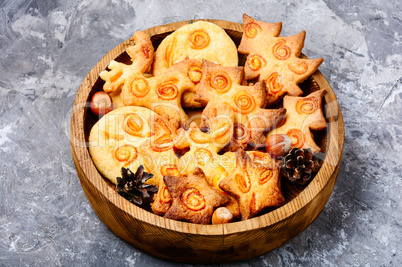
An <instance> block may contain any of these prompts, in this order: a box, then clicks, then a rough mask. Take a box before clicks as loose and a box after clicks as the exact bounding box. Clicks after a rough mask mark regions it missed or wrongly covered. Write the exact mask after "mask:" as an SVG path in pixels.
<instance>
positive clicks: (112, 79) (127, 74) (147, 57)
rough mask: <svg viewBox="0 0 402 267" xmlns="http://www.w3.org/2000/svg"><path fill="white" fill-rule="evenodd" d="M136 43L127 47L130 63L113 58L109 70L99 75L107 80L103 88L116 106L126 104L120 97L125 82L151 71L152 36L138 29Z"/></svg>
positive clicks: (134, 37)
mask: <svg viewBox="0 0 402 267" xmlns="http://www.w3.org/2000/svg"><path fill="white" fill-rule="evenodd" d="M133 39H134V43H135V45H133V46H129V47H127V48H126V52H127V54H128V55H129V56H130V58H131V61H132V63H131V64H130V65H127V64H124V63H120V62H117V61H115V60H112V61H111V62H110V64H109V66H108V69H109V70H104V71H102V72H101V73H100V74H99V76H100V78H101V79H102V80H104V81H105V84H104V85H103V90H104V91H105V92H107V93H109V94H110V96H111V97H112V100H113V105H114V107H115V108H118V107H121V106H124V104H123V102H122V101H121V98H120V92H121V88H122V86H123V84H125V83H126V81H127V80H130V79H131V77H133V76H135V75H139V74H142V73H145V72H147V71H149V69H150V68H151V65H152V62H153V59H154V47H153V45H152V42H151V38H150V37H149V35H147V34H146V33H144V32H141V31H137V32H136V33H135V34H134V36H133Z"/></svg>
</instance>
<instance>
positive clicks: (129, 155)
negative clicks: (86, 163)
mask: <svg viewBox="0 0 402 267" xmlns="http://www.w3.org/2000/svg"><path fill="white" fill-rule="evenodd" d="M154 116H158V115H157V114H155V113H154V112H152V111H151V110H149V109H147V108H142V107H122V108H118V109H115V110H112V111H111V112H109V113H108V114H106V115H104V116H103V117H102V118H101V119H100V120H99V121H98V122H97V123H96V124H95V125H94V126H93V127H92V129H91V132H90V135H89V152H90V154H91V157H92V160H93V162H94V163H95V166H96V168H97V169H98V170H99V172H100V173H101V174H102V175H103V176H104V177H106V178H107V179H109V180H110V181H111V182H112V183H114V184H116V177H118V176H120V170H121V168H122V167H125V168H130V169H132V170H136V169H137V168H138V166H140V165H144V167H145V170H146V171H147V172H150V169H149V168H148V167H149V165H148V164H146V162H144V158H143V157H142V155H141V154H140V153H139V152H138V150H139V147H141V145H143V144H144V143H145V142H146V141H147V140H148V139H149V138H151V124H152V120H153V117H154Z"/></svg>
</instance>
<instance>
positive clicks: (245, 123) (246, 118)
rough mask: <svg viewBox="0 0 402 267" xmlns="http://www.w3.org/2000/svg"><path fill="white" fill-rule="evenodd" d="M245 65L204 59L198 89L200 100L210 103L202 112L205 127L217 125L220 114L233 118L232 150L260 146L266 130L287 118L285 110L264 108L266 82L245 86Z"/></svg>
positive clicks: (198, 98) (202, 125)
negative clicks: (227, 65)
mask: <svg viewBox="0 0 402 267" xmlns="http://www.w3.org/2000/svg"><path fill="white" fill-rule="evenodd" d="M241 82H242V68H241V67H224V66H220V65H217V64H214V63H212V62H208V61H204V62H203V76H202V79H201V82H200V87H199V90H198V92H197V101H200V102H205V103H207V106H206V107H205V108H204V110H203V112H202V116H203V121H202V124H201V127H214V126H213V125H212V124H213V121H219V120H217V119H216V117H217V116H223V114H226V115H227V117H229V118H230V117H233V118H234V120H233V125H234V127H235V132H234V140H233V142H232V143H231V145H232V147H231V149H230V150H232V151H235V150H237V148H238V147H242V148H246V147H247V145H250V146H252V147H260V146H262V145H263V144H264V141H265V132H266V131H268V130H270V129H273V128H275V127H277V126H278V125H279V124H280V123H281V121H282V120H283V119H284V114H285V110H284V109H283V108H280V109H264V108H262V107H263V106H264V105H265V101H266V89H265V86H264V83H261V82H258V83H256V84H254V85H253V86H245V85H241Z"/></svg>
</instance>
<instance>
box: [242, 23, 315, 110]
mask: <svg viewBox="0 0 402 267" xmlns="http://www.w3.org/2000/svg"><path fill="white" fill-rule="evenodd" d="M243 20H244V25H245V26H244V27H245V30H244V33H243V36H242V40H241V43H240V45H239V48H238V51H239V52H240V53H242V54H247V55H248V56H247V61H246V63H245V66H244V72H245V79H247V80H251V79H254V78H258V80H259V81H264V82H265V84H266V86H267V92H268V93H267V105H268V106H269V105H271V104H274V103H276V102H277V101H279V100H280V99H281V97H282V96H283V95H284V94H289V95H293V96H299V95H302V94H303V91H302V90H301V89H300V88H299V86H298V85H297V84H299V83H301V82H302V81H304V80H305V79H307V78H308V77H309V76H310V75H311V74H313V73H314V72H315V71H316V70H317V68H318V67H319V66H320V65H321V63H322V62H323V59H322V58H318V59H302V58H299V56H300V53H301V50H302V48H303V46H304V39H305V36H306V32H305V31H302V32H300V33H299V34H296V35H294V36H289V37H278V35H279V33H280V30H281V24H280V23H266V22H262V21H257V20H255V19H253V18H251V17H249V16H247V15H244V16H243Z"/></svg>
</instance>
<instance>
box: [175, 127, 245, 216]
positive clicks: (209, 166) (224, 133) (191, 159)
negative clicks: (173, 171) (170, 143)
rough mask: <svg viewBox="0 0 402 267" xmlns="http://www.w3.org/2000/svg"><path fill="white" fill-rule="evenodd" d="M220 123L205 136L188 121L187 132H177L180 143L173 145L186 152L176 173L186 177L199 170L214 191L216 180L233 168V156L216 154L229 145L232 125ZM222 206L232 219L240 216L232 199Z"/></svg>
mask: <svg viewBox="0 0 402 267" xmlns="http://www.w3.org/2000/svg"><path fill="white" fill-rule="evenodd" d="M221 122H222V123H223V124H222V125H219V127H217V128H216V129H211V130H210V132H209V133H205V132H202V131H201V130H200V129H199V128H198V126H197V124H196V123H195V122H192V123H191V124H190V127H189V129H188V130H187V131H184V130H183V129H180V131H179V133H178V134H177V138H178V139H179V138H180V141H178V142H177V143H175V147H176V148H177V149H179V150H183V149H188V152H186V153H185V154H184V155H183V156H182V157H180V159H179V168H178V169H179V172H180V173H182V174H185V175H188V174H190V173H191V172H192V171H194V169H196V168H201V169H202V170H203V172H204V174H205V177H206V179H207V181H208V183H209V184H210V185H212V186H214V187H216V188H217V189H219V187H218V183H219V181H220V180H221V179H223V178H225V177H227V176H228V175H229V174H230V173H231V172H232V171H233V170H234V168H235V161H234V157H233V155H231V154H233V153H230V152H228V153H225V154H223V155H219V154H218V152H219V150H220V149H222V148H223V147H225V146H226V145H227V144H228V143H229V141H230V140H231V138H232V134H233V129H232V126H233V125H232V123H231V122H226V123H225V121H223V120H222V121H221ZM215 125H216V124H215ZM219 190H220V189H219ZM225 206H226V207H227V208H228V209H229V210H230V211H231V213H232V214H233V216H234V217H235V218H237V217H239V216H240V210H239V205H238V203H237V201H236V200H235V199H234V198H233V197H231V199H230V202H229V203H228V204H227V205H225Z"/></svg>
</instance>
